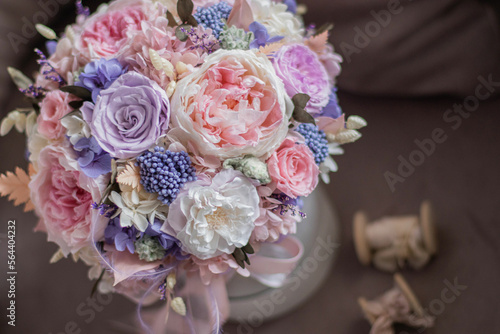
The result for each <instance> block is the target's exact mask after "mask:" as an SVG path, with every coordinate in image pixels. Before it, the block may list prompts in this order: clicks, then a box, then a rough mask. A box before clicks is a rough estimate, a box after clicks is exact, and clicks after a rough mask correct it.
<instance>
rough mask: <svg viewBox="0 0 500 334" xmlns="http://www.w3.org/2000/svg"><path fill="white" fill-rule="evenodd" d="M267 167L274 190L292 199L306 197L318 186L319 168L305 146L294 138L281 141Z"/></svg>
mask: <svg viewBox="0 0 500 334" xmlns="http://www.w3.org/2000/svg"><path fill="white" fill-rule="evenodd" d="M267 166H268V168H269V174H270V175H271V179H272V180H273V182H275V183H276V188H277V189H278V190H281V191H282V192H283V193H285V194H286V195H288V196H290V197H292V198H296V197H298V196H307V195H309V194H310V193H312V191H313V190H314V188H316V186H317V185H318V175H319V168H318V165H316V163H315V161H314V156H313V154H312V152H311V150H310V149H309V147H307V145H305V144H302V143H297V140H296V138H294V137H287V138H286V139H285V141H283V143H282V144H281V146H280V147H279V148H278V149H277V150H276V152H275V153H274V154H273V155H272V156H271V157H270V158H269V160H268V161H267Z"/></svg>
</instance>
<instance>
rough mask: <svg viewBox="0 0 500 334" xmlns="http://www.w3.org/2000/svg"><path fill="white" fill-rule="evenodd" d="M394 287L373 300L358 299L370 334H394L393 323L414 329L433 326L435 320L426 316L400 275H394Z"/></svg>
mask: <svg viewBox="0 0 500 334" xmlns="http://www.w3.org/2000/svg"><path fill="white" fill-rule="evenodd" d="M394 281H395V286H394V288H392V289H391V290H389V291H387V292H385V293H384V294H383V295H381V296H379V297H378V298H376V299H374V300H366V299H365V298H363V297H360V298H358V303H359V305H360V306H361V309H362V310H363V313H364V314H365V317H366V319H368V321H370V323H371V325H372V328H371V330H370V334H394V329H393V327H392V325H393V324H394V323H400V324H404V325H407V326H410V327H415V328H429V327H432V326H434V321H435V318H434V317H433V316H430V315H428V314H426V312H425V310H424V309H423V308H422V306H421V305H420V302H419V301H418V299H417V297H416V296H415V294H414V293H413V291H412V289H411V288H410V286H409V285H408V283H407V282H406V281H405V279H404V278H403V276H401V275H400V274H395V275H394Z"/></svg>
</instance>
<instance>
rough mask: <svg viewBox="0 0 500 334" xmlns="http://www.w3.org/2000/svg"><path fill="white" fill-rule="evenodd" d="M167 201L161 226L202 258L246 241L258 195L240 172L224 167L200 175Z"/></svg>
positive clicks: (191, 252)
mask: <svg viewBox="0 0 500 334" xmlns="http://www.w3.org/2000/svg"><path fill="white" fill-rule="evenodd" d="M186 186H187V189H185V190H183V191H182V192H181V193H180V194H179V196H178V197H177V199H176V200H175V201H174V202H173V203H172V205H170V211H169V213H168V217H167V221H166V223H165V224H164V225H163V227H162V230H163V231H164V232H166V233H168V234H170V235H173V236H175V237H176V238H177V239H179V241H180V242H181V243H182V249H183V250H184V251H185V252H187V253H190V254H193V255H195V256H196V257H198V258H200V259H202V260H206V259H209V258H213V257H215V256H219V255H222V254H232V253H233V252H234V250H235V249H236V248H240V247H244V246H245V245H247V244H248V240H249V239H250V235H251V234H252V231H253V229H254V227H255V224H254V222H255V220H256V219H257V218H258V217H259V213H260V211H259V201H260V198H259V195H258V194H257V190H256V188H255V186H254V185H253V184H252V183H251V182H250V180H249V179H248V178H247V177H246V176H244V175H243V174H242V173H241V172H239V171H236V170H232V169H227V170H223V171H221V172H220V173H219V174H217V175H215V177H214V178H213V179H210V178H208V177H207V176H205V175H200V176H199V178H198V180H197V181H195V182H193V183H189V184H187V185H186Z"/></svg>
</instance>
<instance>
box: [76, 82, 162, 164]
mask: <svg viewBox="0 0 500 334" xmlns="http://www.w3.org/2000/svg"><path fill="white" fill-rule="evenodd" d="M81 111H82V113H83V118H84V120H85V121H86V122H87V123H88V124H89V126H90V129H91V131H92V135H93V136H94V137H95V139H96V140H97V142H98V144H99V146H100V147H102V148H103V149H104V150H105V151H106V152H109V153H110V154H111V156H112V157H116V158H119V159H129V158H133V157H135V156H137V155H139V154H140V153H142V152H144V151H146V150H148V149H149V148H150V147H152V146H154V144H155V143H156V141H157V139H158V138H159V137H160V136H161V135H163V134H164V133H165V132H166V130H167V127H168V122H169V118H170V103H169V101H168V97H167V93H166V92H165V91H164V90H163V89H161V87H160V86H159V85H158V84H157V83H156V82H154V81H152V80H150V79H148V78H147V77H145V76H144V75H142V74H139V73H136V72H128V73H125V74H124V75H122V76H121V77H119V78H118V79H117V80H116V81H115V82H114V83H113V84H112V85H111V86H110V87H109V88H108V89H105V90H103V91H101V94H100V96H99V97H98V98H97V100H96V104H95V105H93V104H92V103H91V102H85V104H84V105H83V107H82V108H81Z"/></svg>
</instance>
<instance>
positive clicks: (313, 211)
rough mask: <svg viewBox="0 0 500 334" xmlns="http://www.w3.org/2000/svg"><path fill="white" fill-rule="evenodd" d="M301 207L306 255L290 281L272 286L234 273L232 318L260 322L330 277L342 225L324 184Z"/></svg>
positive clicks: (230, 286)
mask: <svg viewBox="0 0 500 334" xmlns="http://www.w3.org/2000/svg"><path fill="white" fill-rule="evenodd" d="M302 211H303V212H305V213H306V214H307V218H305V219H303V220H302V222H301V223H299V224H298V226H297V234H296V235H295V237H297V238H298V239H299V240H300V241H301V242H302V244H303V245H304V255H303V257H302V258H301V260H300V261H299V263H298V265H297V267H296V268H295V270H294V271H293V272H292V273H291V274H290V276H289V278H288V279H287V283H285V285H284V286H282V287H281V288H270V287H267V286H265V285H263V284H261V283H259V282H257V281H256V280H255V279H253V278H252V277H248V278H246V277H242V276H239V275H234V276H233V277H232V279H231V280H230V281H229V282H228V284H227V290H228V295H229V301H230V305H231V315H230V318H229V320H230V321H234V322H244V323H246V324H247V325H250V326H260V325H261V324H262V322H263V321H264V320H269V319H273V318H276V317H279V316H281V315H283V314H285V313H287V312H289V311H291V310H293V309H294V308H297V307H299V306H300V305H301V304H302V303H303V302H305V301H306V300H307V299H308V298H309V297H310V296H312V295H313V294H314V293H315V292H316V291H317V290H318V289H319V288H320V287H321V285H322V283H323V282H324V281H325V280H326V278H327V277H328V274H329V273H330V272H331V268H332V265H333V263H334V260H335V256H336V250H335V248H336V246H335V245H338V241H339V235H340V233H339V229H340V227H339V221H338V217H337V214H336V212H335V210H334V208H333V205H332V203H331V202H330V201H328V197H327V193H326V190H325V189H324V187H322V186H321V187H318V189H316V191H314V192H313V193H312V194H311V195H309V196H308V197H307V198H304V208H303V210H302Z"/></svg>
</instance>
